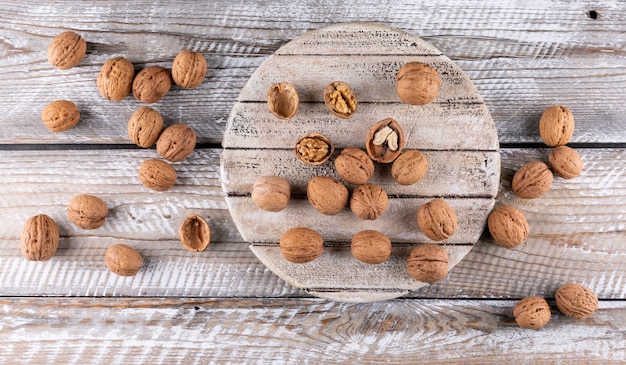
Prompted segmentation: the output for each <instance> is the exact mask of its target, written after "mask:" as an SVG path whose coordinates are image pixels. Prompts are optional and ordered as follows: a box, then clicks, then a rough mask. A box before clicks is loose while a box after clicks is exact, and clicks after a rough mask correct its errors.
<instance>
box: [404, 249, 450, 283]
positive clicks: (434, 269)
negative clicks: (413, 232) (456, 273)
mask: <svg viewBox="0 0 626 365" xmlns="http://www.w3.org/2000/svg"><path fill="white" fill-rule="evenodd" d="M407 267H408V270H409V275H411V277H412V278H413V279H415V280H418V281H421V282H423V283H434V282H436V281H439V280H441V279H443V278H445V277H446V276H448V253H447V252H446V250H444V249H443V248H441V247H440V246H438V245H434V244H426V245H420V246H417V247H415V248H414V249H413V250H412V251H411V253H410V254H409V258H408V259H407Z"/></svg>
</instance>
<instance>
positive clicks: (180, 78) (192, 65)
mask: <svg viewBox="0 0 626 365" xmlns="http://www.w3.org/2000/svg"><path fill="white" fill-rule="evenodd" d="M206 71H207V66H206V59H205V58H204V56H203V55H202V53H199V52H191V51H187V50H184V51H182V52H180V53H179V54H178V55H177V56H176V58H174V62H173V63H172V79H174V82H175V83H176V85H178V86H180V87H182V88H185V89H192V88H195V87H197V86H199V85H200V84H201V83H202V80H204V76H206Z"/></svg>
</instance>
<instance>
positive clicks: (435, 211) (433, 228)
mask: <svg viewBox="0 0 626 365" xmlns="http://www.w3.org/2000/svg"><path fill="white" fill-rule="evenodd" d="M417 224H418V226H419V228H420V231H422V233H424V235H426V237H428V238H430V239H431V240H433V241H443V240H445V239H448V238H450V236H452V235H453V234H454V231H456V226H457V219H456V213H455V212H454V209H452V207H451V206H450V205H448V203H446V202H445V201H444V200H443V199H439V198H436V199H433V200H431V201H429V202H428V203H426V204H424V205H422V206H420V207H419V208H418V210H417Z"/></svg>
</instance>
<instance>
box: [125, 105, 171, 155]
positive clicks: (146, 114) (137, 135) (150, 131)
mask: <svg viewBox="0 0 626 365" xmlns="http://www.w3.org/2000/svg"><path fill="white" fill-rule="evenodd" d="M161 131H163V117H162V116H161V113H159V112H158V111H156V110H154V109H152V108H150V107H149V106H142V107H141V108H139V109H137V110H135V112H134V113H133V115H132V116H131V117H130V119H129V120H128V137H129V138H130V140H131V141H133V142H134V143H135V144H136V145H137V146H139V147H143V148H149V147H152V146H154V144H155V143H156V141H157V140H158V139H159V136H160V135H161Z"/></svg>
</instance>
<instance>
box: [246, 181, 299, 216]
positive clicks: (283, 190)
mask: <svg viewBox="0 0 626 365" xmlns="http://www.w3.org/2000/svg"><path fill="white" fill-rule="evenodd" d="M251 195H252V202H254V204H255V205H256V206H257V207H259V208H261V209H263V210H266V211H268V212H280V211H281V210H283V209H285V207H287V204H288V203H289V199H291V186H290V184H289V181H287V180H286V179H285V178H282V177H280V176H260V177H258V178H257V179H256V181H255V182H254V185H252V194H251Z"/></svg>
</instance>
